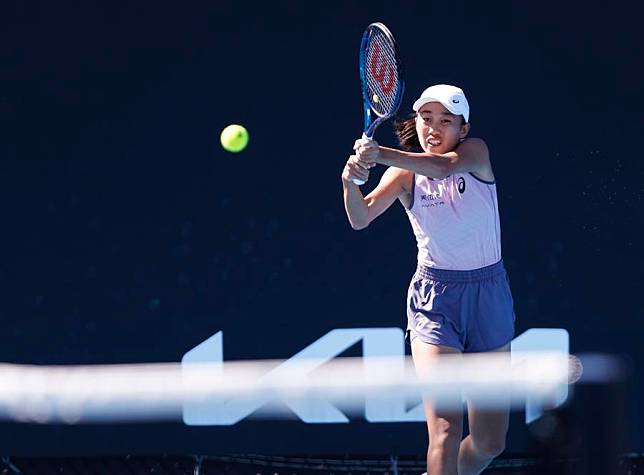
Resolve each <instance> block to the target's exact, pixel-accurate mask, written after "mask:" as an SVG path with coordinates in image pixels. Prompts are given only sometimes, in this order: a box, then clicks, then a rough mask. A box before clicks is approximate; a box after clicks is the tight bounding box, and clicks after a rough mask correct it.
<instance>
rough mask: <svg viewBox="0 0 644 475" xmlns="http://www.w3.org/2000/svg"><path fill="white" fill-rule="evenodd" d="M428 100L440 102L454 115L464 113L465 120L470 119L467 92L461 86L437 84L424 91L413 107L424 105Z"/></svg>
mask: <svg viewBox="0 0 644 475" xmlns="http://www.w3.org/2000/svg"><path fill="white" fill-rule="evenodd" d="M428 102H440V103H441V104H443V105H444V106H445V109H447V110H448V111H450V112H451V113H452V114H454V115H462V116H463V118H464V119H465V122H469V119H470V105H469V104H468V102H467V99H466V98H465V93H464V92H463V90H462V89H461V88H460V87H456V86H450V85H449V84H436V85H434V86H430V87H428V88H427V89H425V90H424V91H423V93H422V94H421V95H420V97H419V98H418V99H417V100H416V102H414V105H413V107H412V108H413V109H414V111H415V112H418V109H420V108H421V107H423V106H424V105H425V104H427V103H428Z"/></svg>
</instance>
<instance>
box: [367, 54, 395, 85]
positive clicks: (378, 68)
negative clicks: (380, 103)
mask: <svg viewBox="0 0 644 475" xmlns="http://www.w3.org/2000/svg"><path fill="white" fill-rule="evenodd" d="M370 67H371V74H372V76H373V77H374V79H375V80H376V81H378V84H380V87H381V88H382V90H383V91H384V92H385V93H386V94H389V93H390V92H391V91H392V90H393V88H394V79H395V78H394V70H393V68H392V67H391V65H389V64H387V63H386V61H385V60H384V58H383V55H382V54H381V52H380V45H379V44H378V43H375V44H374V45H373V52H372V55H371V65H370ZM387 73H389V74H387ZM387 76H388V80H387V81H386V82H385V78H386V77H387Z"/></svg>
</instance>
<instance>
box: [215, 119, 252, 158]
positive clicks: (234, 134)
mask: <svg viewBox="0 0 644 475" xmlns="http://www.w3.org/2000/svg"><path fill="white" fill-rule="evenodd" d="M219 140H220V141H221V146H222V147H224V150H228V151H229V152H235V153H236V152H241V151H242V150H244V149H245V148H246V145H248V131H247V130H246V129H245V128H244V126H242V125H238V124H230V125H229V126H228V127H226V128H224V130H222V131H221V136H220V137H219Z"/></svg>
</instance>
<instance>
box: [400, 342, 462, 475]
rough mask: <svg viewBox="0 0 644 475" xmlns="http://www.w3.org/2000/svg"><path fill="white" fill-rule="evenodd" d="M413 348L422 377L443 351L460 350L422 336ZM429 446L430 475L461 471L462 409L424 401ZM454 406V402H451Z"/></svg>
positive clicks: (428, 465)
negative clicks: (448, 408) (427, 340)
mask: <svg viewBox="0 0 644 475" xmlns="http://www.w3.org/2000/svg"><path fill="white" fill-rule="evenodd" d="M411 352H412V357H413V359H414V366H415V368H416V372H417V374H418V375H419V376H421V377H422V375H423V373H425V372H427V371H428V370H429V369H430V368H431V367H432V364H434V363H435V361H436V358H437V357H438V356H439V355H441V354H460V351H459V350H457V349H455V348H451V347H448V346H440V345H430V344H427V343H423V342H422V341H421V340H420V339H419V338H414V339H413V340H412V342H411ZM423 405H424V408H425V416H426V417H427V430H428V433H429V447H428V449H427V473H430V474H431V475H458V472H457V462H458V451H459V446H460V442H461V438H462V436H463V414H462V411H456V412H454V410H453V409H452V410H451V411H445V410H442V409H441V405H440V401H434V400H428V399H425V400H424V401H423ZM452 407H453V404H452Z"/></svg>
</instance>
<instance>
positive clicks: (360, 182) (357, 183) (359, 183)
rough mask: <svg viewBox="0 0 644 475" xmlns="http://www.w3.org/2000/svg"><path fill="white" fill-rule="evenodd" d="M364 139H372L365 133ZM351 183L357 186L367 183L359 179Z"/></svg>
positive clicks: (363, 134)
mask: <svg viewBox="0 0 644 475" xmlns="http://www.w3.org/2000/svg"><path fill="white" fill-rule="evenodd" d="M362 138H363V139H368V138H371V137H367V134H366V133H365V132H362ZM351 181H352V182H354V183H355V184H356V185H364V184H365V183H366V180H360V179H359V178H354V179H352V180H351Z"/></svg>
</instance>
